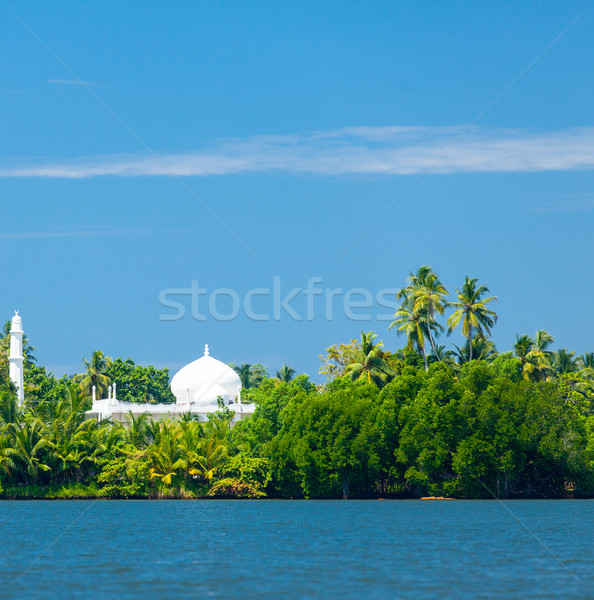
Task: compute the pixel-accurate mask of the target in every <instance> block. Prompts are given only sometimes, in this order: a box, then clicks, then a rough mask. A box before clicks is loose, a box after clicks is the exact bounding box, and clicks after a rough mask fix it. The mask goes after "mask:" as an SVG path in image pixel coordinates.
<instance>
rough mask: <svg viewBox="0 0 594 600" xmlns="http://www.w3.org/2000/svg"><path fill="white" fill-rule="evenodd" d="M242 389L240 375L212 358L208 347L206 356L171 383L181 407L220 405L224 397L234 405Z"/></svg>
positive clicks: (180, 371)
mask: <svg viewBox="0 0 594 600" xmlns="http://www.w3.org/2000/svg"><path fill="white" fill-rule="evenodd" d="M240 389H241V379H240V378H239V375H238V374H237V373H236V372H235V371H234V370H233V369H232V368H231V367H230V366H228V365H226V364H225V363H223V362H221V361H220V360H217V359H216V358H213V357H212V356H209V354H208V344H207V345H206V346H205V348H204V356H203V357H202V358H199V359H198V360H195V361H194V362H191V363H190V364H189V365H186V366H185V367H183V368H182V369H180V370H179V371H178V372H177V373H176V374H175V375H174V376H173V379H172V380H171V391H172V392H173V395H174V396H175V399H176V402H177V404H188V402H190V403H191V404H196V405H200V406H204V405H209V406H217V399H218V398H219V397H221V398H222V399H223V400H224V401H225V403H228V402H230V401H231V402H234V401H235V398H237V396H238V394H239V390H240Z"/></svg>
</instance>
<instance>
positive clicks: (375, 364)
mask: <svg viewBox="0 0 594 600" xmlns="http://www.w3.org/2000/svg"><path fill="white" fill-rule="evenodd" d="M376 337H377V335H376V334H375V333H374V332H373V331H369V332H368V333H365V332H363V331H362V332H361V350H359V351H358V352H357V353H355V354H354V355H353V357H352V361H353V362H351V363H350V364H349V365H347V368H346V371H345V372H346V374H347V375H349V376H350V377H351V379H352V380H355V379H364V380H365V381H367V382H368V383H372V382H373V383H375V385H377V386H378V387H383V386H384V385H385V384H386V383H387V382H388V381H389V380H390V378H391V377H393V376H394V372H393V370H392V368H391V367H390V365H389V364H388V363H387V362H386V361H385V360H384V357H383V352H382V347H383V345H384V343H383V342H381V341H380V342H377V343H375V342H374V340H375V338H376Z"/></svg>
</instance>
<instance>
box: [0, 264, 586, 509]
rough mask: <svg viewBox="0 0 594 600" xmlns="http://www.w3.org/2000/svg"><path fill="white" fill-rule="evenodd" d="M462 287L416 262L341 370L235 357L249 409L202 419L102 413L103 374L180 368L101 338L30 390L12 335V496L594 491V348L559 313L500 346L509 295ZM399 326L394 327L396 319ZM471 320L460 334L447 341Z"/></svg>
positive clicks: (0, 373) (330, 358)
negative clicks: (65, 369)
mask: <svg viewBox="0 0 594 600" xmlns="http://www.w3.org/2000/svg"><path fill="white" fill-rule="evenodd" d="M454 289H455V292H454V294H453V296H452V297H450V295H449V292H448V290H447V288H446V287H445V286H444V285H443V284H442V282H441V281H440V279H439V277H438V276H437V274H436V273H434V272H433V270H432V269H431V268H430V267H428V266H422V267H421V268H419V269H418V270H417V271H415V272H411V273H410V275H409V277H408V279H407V281H406V282H405V285H404V287H403V288H402V289H400V290H399V292H398V294H397V298H398V300H399V302H400V304H399V306H398V308H397V309H396V312H395V315H394V321H393V323H391V325H390V327H389V330H390V332H389V333H388V332H386V335H387V336H389V337H386V340H387V343H390V342H397V341H398V340H399V339H401V336H403V337H404V338H405V339H404V344H403V346H402V347H401V348H397V349H395V350H393V351H390V350H387V349H386V348H385V345H384V341H382V340H380V339H379V336H378V335H377V333H375V332H373V331H363V332H361V334H360V337H359V338H355V339H351V340H350V341H348V342H345V343H340V344H336V345H333V346H331V347H329V348H328V349H327V351H326V353H325V354H324V355H323V356H322V357H321V358H322V365H321V369H320V371H321V373H323V374H324V375H326V377H327V381H326V382H325V383H324V384H322V385H316V384H314V383H312V381H310V379H309V378H308V377H307V376H306V375H304V374H298V373H297V372H296V370H295V369H294V368H293V367H291V366H289V365H287V364H284V365H282V366H281V367H280V368H279V369H278V371H276V374H275V376H274V377H270V376H269V374H268V372H267V371H266V369H265V368H264V367H263V366H262V365H251V364H242V365H234V368H235V370H236V371H237V373H238V374H239V376H240V378H241V380H242V385H243V388H244V392H243V393H242V396H243V397H244V401H246V402H253V403H255V405H256V406H255V411H254V413H253V415H252V416H251V418H249V419H247V420H242V421H240V422H238V423H234V422H233V416H234V414H233V413H232V412H231V411H229V409H228V407H226V406H225V405H224V404H223V403H221V404H220V406H219V410H217V411H215V412H213V413H212V414H211V415H209V416H208V419H207V420H206V421H200V420H198V419H197V417H196V416H192V415H189V414H186V415H183V416H182V417H181V418H180V419H179V420H175V421H173V420H162V421H153V420H152V419H150V418H149V417H148V416H147V415H140V416H133V415H129V417H128V418H127V420H126V422H124V423H120V422H118V421H111V420H104V421H100V422H97V421H96V420H95V419H89V418H87V416H86V413H85V411H86V410H88V409H89V408H90V402H91V400H90V397H91V394H92V388H93V386H95V389H96V392H97V394H99V393H101V394H104V393H105V391H106V390H107V388H108V386H109V385H111V384H112V383H114V382H117V386H118V396H119V397H120V398H123V399H126V400H129V401H131V402H171V401H173V400H174V399H173V396H172V395H171V392H170V390H169V373H168V371H167V370H166V369H156V368H154V367H143V366H140V365H136V364H135V363H134V362H133V361H132V360H131V359H126V360H123V359H120V358H116V359H114V360H112V359H110V358H108V357H106V356H105V355H104V354H103V353H102V352H100V351H97V352H95V353H93V355H92V356H91V358H90V359H88V360H85V361H84V362H83V369H82V371H81V373H80V374H76V375H73V376H64V377H62V378H60V379H57V378H55V377H54V376H53V375H52V374H51V373H48V372H47V371H46V369H45V368H44V367H42V366H38V365H36V364H35V361H34V359H33V349H32V348H31V347H30V346H29V345H28V344H27V348H28V349H30V350H29V357H30V359H29V360H28V361H27V364H26V370H25V402H24V403H23V404H22V405H19V403H18V401H17V397H16V394H15V390H14V387H13V386H12V385H11V383H10V382H9V381H8V369H7V355H8V342H7V333H8V332H7V330H6V328H5V331H4V337H3V338H2V339H1V340H0V496H1V497H4V498H29V497H30V498H74V497H77V498H78V497H96V498H211V497H219V498H220V497H225V498H264V497H278V498H377V497H397V498H418V497H423V496H445V497H456V498H565V497H592V496H594V353H591V352H587V353H584V354H582V355H578V354H577V353H576V352H574V351H573V350H570V349H567V348H557V349H555V346H554V344H555V339H554V337H553V335H552V334H551V333H549V332H548V331H546V330H544V329H539V330H537V331H536V332H535V333H534V335H530V334H528V333H526V332H522V333H520V334H518V335H517V336H516V339H515V341H514V342H513V345H512V349H511V350H510V351H507V352H499V351H498V350H497V348H496V346H495V343H494V342H493V340H492V339H491V338H490V336H491V333H492V330H493V327H494V326H495V325H496V322H497V314H496V312H495V306H496V297H495V296H491V295H489V294H490V292H489V289H488V287H487V286H486V285H485V284H484V283H481V282H479V280H478V279H476V278H471V277H466V278H465V280H464V283H463V285H462V286H461V287H460V288H454ZM392 330H395V332H396V335H393V334H392V333H391V331H392ZM456 331H459V334H460V335H461V337H462V343H461V344H460V346H457V345H454V344H452V346H451V347H448V346H447V344H445V343H443V342H445V341H446V340H447V339H449V338H448V336H451V335H453V334H454V333H455V332H456Z"/></svg>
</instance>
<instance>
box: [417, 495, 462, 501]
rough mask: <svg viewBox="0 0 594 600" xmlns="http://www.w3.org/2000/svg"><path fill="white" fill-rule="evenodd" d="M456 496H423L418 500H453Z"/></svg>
mask: <svg viewBox="0 0 594 600" xmlns="http://www.w3.org/2000/svg"><path fill="white" fill-rule="evenodd" d="M455 499H456V498H446V497H445V496H423V498H419V500H455Z"/></svg>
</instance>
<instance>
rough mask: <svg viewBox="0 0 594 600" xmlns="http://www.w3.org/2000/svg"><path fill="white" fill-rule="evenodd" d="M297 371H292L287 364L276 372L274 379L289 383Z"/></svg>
mask: <svg viewBox="0 0 594 600" xmlns="http://www.w3.org/2000/svg"><path fill="white" fill-rule="evenodd" d="M296 372H297V371H295V369H293V367H289V365H287V363H285V364H284V365H283V366H282V367H281V368H280V369H279V370H278V371H277V372H276V378H277V379H278V380H279V381H285V382H287V383H288V382H289V381H291V379H293V377H294V376H295V373H296Z"/></svg>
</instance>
